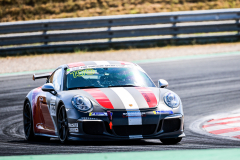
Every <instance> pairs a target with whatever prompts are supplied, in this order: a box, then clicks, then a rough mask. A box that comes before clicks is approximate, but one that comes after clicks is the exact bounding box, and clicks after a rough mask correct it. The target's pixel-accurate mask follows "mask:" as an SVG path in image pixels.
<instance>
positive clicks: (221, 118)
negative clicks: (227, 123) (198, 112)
mask: <svg viewBox="0 0 240 160" xmlns="http://www.w3.org/2000/svg"><path fill="white" fill-rule="evenodd" d="M234 118H240V116H236V117H226V118H219V119H212V120H210V121H208V122H214V121H221V120H226V119H234Z"/></svg>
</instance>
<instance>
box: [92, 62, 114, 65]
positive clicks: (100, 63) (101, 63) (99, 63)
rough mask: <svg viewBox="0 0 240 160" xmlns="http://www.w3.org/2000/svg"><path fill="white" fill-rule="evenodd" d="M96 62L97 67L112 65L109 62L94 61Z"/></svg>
mask: <svg viewBox="0 0 240 160" xmlns="http://www.w3.org/2000/svg"><path fill="white" fill-rule="evenodd" d="M93 62H95V63H96V64H97V65H109V64H110V63H109V62H108V61H93Z"/></svg>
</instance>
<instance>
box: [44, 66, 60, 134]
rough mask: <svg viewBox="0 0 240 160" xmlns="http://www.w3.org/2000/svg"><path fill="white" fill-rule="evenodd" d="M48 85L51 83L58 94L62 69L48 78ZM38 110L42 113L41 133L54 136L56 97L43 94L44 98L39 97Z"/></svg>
mask: <svg viewBox="0 0 240 160" xmlns="http://www.w3.org/2000/svg"><path fill="white" fill-rule="evenodd" d="M49 83H52V84H53V86H54V89H55V90H56V91H57V92H59V91H60V90H61V85H62V69H61V68H59V69H57V70H56V71H55V72H54V73H53V74H52V75H51V77H50V78H49ZM41 98H42V99H41V100H42V102H41V103H40V109H41V111H42V122H43V126H44V127H43V129H42V130H41V133H44V134H51V135H56V133H57V127H56V123H55V120H54V119H55V117H56V110H55V109H56V106H55V105H56V95H53V94H52V93H49V92H45V96H42V97H41Z"/></svg>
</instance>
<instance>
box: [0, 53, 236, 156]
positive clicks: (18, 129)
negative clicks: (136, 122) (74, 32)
mask: <svg viewBox="0 0 240 160" xmlns="http://www.w3.org/2000/svg"><path fill="white" fill-rule="evenodd" d="M141 66H142V67H143V69H144V70H145V71H146V72H147V73H148V74H149V75H150V77H151V78H152V79H153V80H154V82H155V83H156V84H157V80H158V79H159V78H162V79H166V80H167V81H168V82H169V89H171V90H173V91H174V92H176V93H177V94H178V95H179V96H180V97H181V99H182V102H183V106H184V113H185V134H186V137H185V138H184V139H183V140H182V141H181V143H179V144H177V145H163V144H162V143H161V142H160V140H140V141H136V140H134V141H113V142H102V141H100V142H73V143H70V144H67V145H63V144H61V143H60V142H59V141H58V140H57V139H52V140H51V141H49V142H28V141H26V140H25V139H24V138H23V137H24V136H23V125H22V105H23V100H24V98H25V96H26V94H27V93H28V92H29V91H30V90H31V89H32V88H35V87H38V86H41V85H42V84H43V83H44V82H45V80H37V81H33V80H32V79H31V78H32V76H31V75H23V76H11V77H0V156H3V155H33V154H37V155H39V154H57V153H60V154H65V153H95V152H123V151H125V152H128V151H158V150H181V149H208V148H240V141H233V140H224V139H221V138H214V137H208V136H206V135H201V134H196V133H194V132H192V131H191V130H190V129H189V125H190V124H191V122H193V121H194V120H197V119H199V118H202V117H204V116H208V115H211V114H217V113H224V112H229V111H232V110H236V109H239V107H240V96H239V95H240V56H224V57H217V58H216V57H215V58H204V59H194V60H181V61H170V62H159V63H150V64H142V65H141Z"/></svg>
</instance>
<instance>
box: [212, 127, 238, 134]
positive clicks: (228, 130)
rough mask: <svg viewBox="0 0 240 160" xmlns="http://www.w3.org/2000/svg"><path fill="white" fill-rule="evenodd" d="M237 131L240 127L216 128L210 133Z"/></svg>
mask: <svg viewBox="0 0 240 160" xmlns="http://www.w3.org/2000/svg"><path fill="white" fill-rule="evenodd" d="M236 131H240V127H235V128H226V129H219V130H215V131H210V132H209V133H212V134H223V133H228V132H236Z"/></svg>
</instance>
